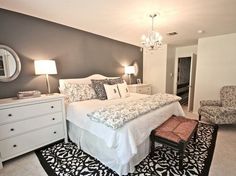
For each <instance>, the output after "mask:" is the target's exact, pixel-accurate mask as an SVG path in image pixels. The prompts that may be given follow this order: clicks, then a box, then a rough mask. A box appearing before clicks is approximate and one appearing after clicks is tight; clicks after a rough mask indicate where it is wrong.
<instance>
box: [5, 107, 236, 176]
mask: <svg viewBox="0 0 236 176" xmlns="http://www.w3.org/2000/svg"><path fill="white" fill-rule="evenodd" d="M183 109H184V110H185V113H186V116H187V117H190V118H194V119H195V118H197V115H195V114H193V113H189V112H187V111H186V107H183ZM203 120H204V119H203ZM235 171H236V125H224V126H220V127H219V130H218V136H217V140H216V147H215V153H214V157H213V161H212V165H211V169H210V173H209V175H210V176H235ZM0 176H47V174H46V173H45V172H44V170H43V168H42V167H41V165H40V163H39V161H38V159H37V157H36V155H35V154H34V152H31V153H28V154H25V155H23V156H20V157H18V158H15V159H12V160H9V161H6V162H4V168H3V169H1V170H0Z"/></svg>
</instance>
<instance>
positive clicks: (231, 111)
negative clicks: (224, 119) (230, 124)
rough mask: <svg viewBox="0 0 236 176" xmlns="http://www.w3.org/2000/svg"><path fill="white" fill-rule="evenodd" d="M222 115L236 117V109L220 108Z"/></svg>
mask: <svg viewBox="0 0 236 176" xmlns="http://www.w3.org/2000/svg"><path fill="white" fill-rule="evenodd" d="M220 111H221V113H223V114H227V115H233V114H234V115H235V116H236V108H234V107H221V108H220Z"/></svg>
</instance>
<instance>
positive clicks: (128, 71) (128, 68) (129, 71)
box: [125, 66, 135, 74]
mask: <svg viewBox="0 0 236 176" xmlns="http://www.w3.org/2000/svg"><path fill="white" fill-rule="evenodd" d="M134 73H135V69H134V66H126V67H125V74H134Z"/></svg>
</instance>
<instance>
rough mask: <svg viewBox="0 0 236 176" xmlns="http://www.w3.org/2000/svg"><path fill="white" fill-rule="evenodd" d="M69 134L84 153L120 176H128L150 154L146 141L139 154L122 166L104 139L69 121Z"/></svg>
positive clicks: (138, 148) (148, 141) (148, 143)
mask: <svg viewBox="0 0 236 176" xmlns="http://www.w3.org/2000/svg"><path fill="white" fill-rule="evenodd" d="M68 134H69V137H70V139H71V141H73V142H74V143H76V144H77V145H78V147H79V148H80V149H82V150H83V151H84V152H86V153H88V154H90V155H91V156H93V157H95V158H96V159H98V160H99V161H100V162H101V163H103V164H104V165H106V166H108V167H109V168H111V169H112V170H113V171H115V172H116V173H117V174H119V175H127V174H128V173H132V172H134V170H135V166H136V165H138V164H139V163H140V162H141V161H142V160H143V159H144V158H145V157H146V156H147V155H148V154H149V149H150V147H149V146H150V140H149V138H146V140H145V141H144V142H143V143H141V144H140V145H139V146H138V147H137V150H138V151H137V154H136V155H134V156H133V157H132V159H131V160H130V161H129V163H127V164H121V163H120V162H118V161H117V158H118V157H117V156H116V155H115V153H116V152H115V150H114V149H111V148H108V147H107V145H106V144H105V142H104V141H103V140H102V139H99V138H98V137H97V136H95V135H93V134H91V133H89V132H88V131H86V130H83V129H81V128H79V127H78V126H76V125H74V124H73V123H71V122H69V121H68Z"/></svg>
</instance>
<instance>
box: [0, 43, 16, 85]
mask: <svg viewBox="0 0 236 176" xmlns="http://www.w3.org/2000/svg"><path fill="white" fill-rule="evenodd" d="M0 49H5V50H7V51H8V52H10V53H11V54H12V55H13V57H14V59H15V61H16V70H15V73H14V74H13V75H12V76H11V77H8V78H1V79H0V82H10V81H13V80H15V79H16V78H17V77H18V76H19V74H20V71H21V62H20V59H19V57H18V55H17V54H16V52H15V51H14V50H13V49H11V48H10V47H8V46H6V45H0Z"/></svg>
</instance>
